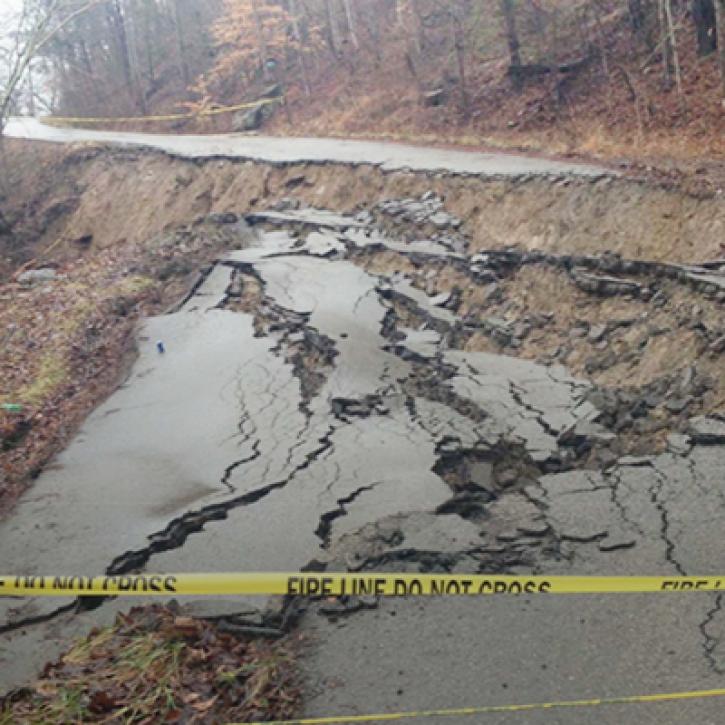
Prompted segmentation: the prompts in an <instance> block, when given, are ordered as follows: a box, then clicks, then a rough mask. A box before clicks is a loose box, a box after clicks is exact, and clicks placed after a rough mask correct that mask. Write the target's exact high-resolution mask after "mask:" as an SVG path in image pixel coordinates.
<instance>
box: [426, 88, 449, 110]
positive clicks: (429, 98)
mask: <svg viewBox="0 0 725 725" xmlns="http://www.w3.org/2000/svg"><path fill="white" fill-rule="evenodd" d="M448 98H449V94H448V90H447V89H446V88H436V89H435V90H432V91H428V92H427V93H423V95H422V96H421V101H422V102H423V105H424V106H428V107H429V108H430V107H436V106H445V105H446V103H448Z"/></svg>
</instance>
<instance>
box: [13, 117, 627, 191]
mask: <svg viewBox="0 0 725 725" xmlns="http://www.w3.org/2000/svg"><path fill="white" fill-rule="evenodd" d="M5 133H6V134H7V135H8V136H10V137H16V138H29V139H36V140H39V141H54V142H59V143H72V142H79V141H97V142H102V143H112V144H123V145H131V146H146V147H149V148H154V149H159V150H161V151H165V152H167V153H170V154H173V155H176V156H182V157H186V158H209V157H214V156H221V157H225V158H238V159H251V160H254V161H263V162H266V163H272V164H293V163H338V164H346V165H361V164H369V165H373V166H379V167H381V168H382V169H384V170H385V171H398V170H403V169H410V170H412V171H443V172H449V173H455V174H471V175H485V176H496V175H503V176H520V175H525V174H542V175H565V174H576V175H581V176H595V177H596V176H602V175H606V174H612V173H613V172H611V171H609V170H607V169H605V168H601V167H597V166H593V165H589V164H579V163H567V162H563V161H556V160H551V159H543V158H535V157H530V156H522V155H517V154H505V153H482V152H473V151H460V150H459V151H457V150H452V149H439V148H430V147H424V146H413V145H405V144H398V143H380V142H368V141H346V140H339V139H325V138H279V137H274V136H249V135H242V134H237V135H234V134H231V135H217V136H214V135H205V136H191V135H183V136H182V135H175V134H152V133H126V132H119V131H93V130H88V129H75V128H57V127H53V126H47V125H44V124H42V123H40V122H39V121H37V120H35V119H31V118H12V119H10V121H9V123H8V125H7V127H6V129H5Z"/></svg>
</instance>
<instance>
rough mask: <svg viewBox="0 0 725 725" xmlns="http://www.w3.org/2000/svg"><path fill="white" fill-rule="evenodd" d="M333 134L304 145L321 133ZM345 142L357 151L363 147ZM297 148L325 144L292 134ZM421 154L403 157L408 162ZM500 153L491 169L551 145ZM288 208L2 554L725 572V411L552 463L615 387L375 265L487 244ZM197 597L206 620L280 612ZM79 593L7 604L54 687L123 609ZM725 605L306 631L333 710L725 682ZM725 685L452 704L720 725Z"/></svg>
mask: <svg viewBox="0 0 725 725" xmlns="http://www.w3.org/2000/svg"><path fill="white" fill-rule="evenodd" d="M40 128H42V129H43V133H46V130H45V128H44V127H40ZM11 130H13V132H15V133H17V132H18V126H17V124H14V126H13V127H12V128H11ZM47 133H48V134H49V135H51V136H52V135H53V134H58V136H57V137H56V138H55V140H67V139H68V138H72V137H73V134H75V133H81V134H84V133H85V132H66V131H62V132H58V131H55V130H53V129H48V130H47ZM66 134H71V136H67V135H66ZM134 138H136V139H139V138H140V140H136V141H134V143H146V142H147V140H148V138H149V137H137V136H134ZM157 143H162V144H164V145H167V144H169V145H171V146H173V144H175V143H181V144H188V145H189V146H188V149H187V153H189V154H202V153H204V154H208V153H214V152H213V151H210V149H211V148H217V147H216V146H213V145H214V144H221V146H222V147H227V149H229V148H234V147H235V145H237V144H239V146H238V147H237V149H238V150H237V151H236V153H239V154H240V155H242V156H243V155H246V154H250V153H252V150H253V149H252V146H253V145H254V144H259V147H260V148H261V147H263V146H265V145H267V146H268V147H270V148H271V147H272V146H273V145H274V143H273V142H272V141H270V140H264V139H256V138H255V139H246V138H245V139H230V140H226V141H221V140H204V141H199V140H197V139H193V138H191V139H187V140H183V141H177V140H172V139H167V138H165V139H164V140H162V141H160V142H157ZM304 143H307V142H304ZM320 143H321V142H320ZM331 143H332V144H333V146H334V145H335V144H338V143H340V142H331ZM250 144H251V146H250ZM205 145H206V146H205ZM364 146H367V145H364ZM375 146H376V147H377V148H378V149H384V151H380V150H379V152H378V153H380V154H381V155H382V154H383V153H392V152H390V151H389V147H388V146H387V145H385V146H380V145H375ZM204 147H205V148H206V150H204ZM311 148H312V147H311ZM314 148H316V149H317V150H316V151H314V150H310V149H308V150H305V151H299V153H300V154H302V155H303V156H304V154H305V153H309V154H313V153H322V148H321V147H314ZM339 148H340V149H341V150H340V153H339V156H340V158H339V159H336V160H340V161H342V160H343V159H342V157H343V156H344V155H345V154H346V153H353V150H351V149H354V154H361V153H362V152H363V147H361V146H358V145H356V144H353V145H352V146H348V145H347V144H345V143H341V145H340V147H339ZM394 148H401V147H394ZM255 153H256V152H255ZM259 153H263V152H262V151H260V152H259ZM264 153H269V154H272V155H276V154H278V153H279V154H280V155H283V152H282V151H281V150H276V151H267V152H264ZM284 153H287V154H288V156H293V155H294V154H295V153H298V152H297V151H294V150H291V144H289V143H287V142H286V143H285V150H284ZM409 153H411V152H410V149H406V148H405V147H403V150H401V151H400V154H401V155H403V156H402V157H401V158H398V159H397V160H396V161H392V162H391V161H390V160H389V158H388V157H386V158H382V156H381V157H379V158H380V160H379V163H381V164H389V163H393V164H400V165H401V166H403V165H405V159H407V158H408V157H406V156H404V154H409ZM430 153H431V154H433V156H432V157H430V158H429V162H425V161H419V163H430V164H433V165H435V164H437V163H441V162H438V161H436V160H435V159H438V158H439V157H438V154H443V153H444V152H438V151H433V152H430ZM445 153H446V154H447V152H445ZM392 155H395V154H392ZM277 159H278V160H279V157H277ZM486 159H487V157H485V155H473V156H472V157H471V159H470V160H469V161H468V162H466V163H469V164H470V167H468V168H478V169H481V168H483V167H485V166H486V164H487V163H489V164H493V165H494V166H495V165H496V164H503V165H504V166H505V165H506V164H512V165H513V166H515V165H516V164H517V163H522V164H526V163H529V161H527V160H521V161H518V160H515V159H516V157H512V159H514V160H511V159H510V158H509V157H502V158H500V159H499V160H497V161H495V160H494V161H487V160H486ZM503 159H505V160H503ZM288 160H291V159H289V158H288ZM451 163H452V164H453V166H454V168H460V167H458V166H457V164H458V162H456V161H453V162H451ZM536 163H540V162H536ZM542 163H543V162H542ZM461 164H464V162H463V161H461ZM435 168H439V167H438V166H435ZM489 168H493V167H489ZM511 168H513V167H511ZM467 173H468V172H467ZM471 173H478V172H471ZM486 173H489V172H486ZM491 173H493V172H491ZM496 173H498V172H496ZM511 173H513V172H511ZM259 221H261V219H259ZM265 221H266V223H267V224H269V225H271V226H273V227H274V229H271V228H267V230H266V231H257V232H256V233H254V235H252V236H250V235H251V232H250V230H249V229H248V228H247V227H246V226H245V225H243V224H240V225H239V246H240V249H238V250H233V251H230V252H229V254H228V255H227V256H226V257H225V258H224V259H222V260H220V261H219V263H218V264H217V265H216V266H215V267H214V268H213V270H212V272H211V273H210V274H209V275H208V276H207V277H206V278H205V280H204V281H203V283H202V284H201V285H200V286H199V288H198V289H196V290H195V292H194V293H193V294H192V295H191V296H190V298H189V299H187V300H185V301H184V302H183V304H181V306H180V307H179V308H178V309H177V310H176V311H174V312H173V313H171V314H168V315H164V316H161V317H156V318H153V319H150V320H147V321H146V322H145V323H144V325H143V327H142V328H141V330H140V332H139V359H138V361H137V363H136V364H135V366H134V368H133V370H132V372H131V375H130V377H129V378H128V380H127V381H126V383H125V384H124V385H123V386H122V387H121V388H120V389H119V390H118V391H117V392H116V393H115V394H114V395H112V396H111V397H110V398H109V399H108V400H107V401H106V402H105V403H104V404H103V405H101V406H100V407H99V408H98V409H97V410H96V411H95V412H94V413H92V414H91V416H89V418H88V420H87V421H86V423H85V425H84V427H83V429H82V430H81V431H80V433H79V434H78V436H77V437H76V438H75V439H74V441H73V442H72V443H71V445H70V446H69V447H68V449H67V450H66V451H64V452H63V453H62V454H61V455H60V456H58V458H57V459H56V461H55V462H54V463H53V464H52V465H51V466H49V467H48V468H47V469H46V470H45V471H44V472H43V473H42V474H41V476H40V477H39V478H38V480H37V481H36V482H35V484H34V486H33V487H32V488H31V489H30V490H29V491H28V492H27V493H26V494H25V496H23V498H22V499H21V501H20V503H19V505H18V507H17V509H16V510H15V512H14V514H13V516H12V517H10V518H8V519H7V520H5V521H3V522H0V552H1V553H0V557H1V562H0V563H1V565H2V566H1V567H0V568H1V569H2V570H4V571H8V572H9V573H22V574H33V573H45V574H49V573H64V574H99V573H103V572H108V573H123V572H127V571H137V570H140V571H148V572H186V571H188V572H192V571H194V572H196V571H289V570H296V569H300V568H303V567H307V566H311V565H313V566H319V565H320V564H323V565H326V566H328V568H329V569H330V570H336V569H341V568H348V567H349V568H353V569H359V568H361V567H365V568H383V569H388V570H408V571H420V570H426V571H458V572H472V571H489V572H497V571H498V572H500V571H506V572H512V573H531V572H535V573H546V574H555V573H556V574H579V575H585V574H591V575H594V574H620V575H624V574H648V575H664V576H667V575H675V574H680V573H686V574H693V575H694V574H716V573H718V572H722V571H725V547H723V546H722V537H721V532H722V530H723V525H724V524H725V509H724V508H723V501H724V500H725V481H724V480H723V476H722V471H723V465H724V464H725V446H724V445H723V444H722V441H723V440H725V430H723V429H724V428H725V423H723V422H722V421H720V420H717V419H709V420H705V421H703V420H699V421H697V420H695V421H692V426H693V431H695V432H693V435H692V436H691V438H689V439H686V440H679V439H678V445H673V446H671V447H670V449H668V450H667V451H665V452H662V453H659V454H657V455H650V456H643V457H640V458H636V459H632V458H626V459H624V458H623V459H620V460H618V461H613V462H612V464H611V465H610V466H608V467H607V468H606V469H605V470H596V469H591V468H581V469H580V468H577V466H576V465H575V462H573V461H572V462H571V465H570V466H569V467H568V470H560V471H547V465H548V464H549V463H550V462H551V461H554V460H570V461H571V460H572V459H571V452H570V451H567V450H565V448H564V446H563V445H562V438H561V436H562V434H564V433H565V432H567V431H570V430H572V429H574V428H577V426H579V425H582V426H584V427H585V429H586V430H592V429H590V428H586V426H589V425H590V424H591V421H593V420H594V419H596V418H597V416H598V413H599V411H598V409H597V408H596V406H595V405H594V404H593V403H591V402H590V401H589V400H588V393H589V392H590V385H589V383H587V382H586V381H584V380H579V379H576V378H574V377H573V376H571V375H570V374H569V373H568V372H567V371H566V369H564V368H563V367H561V366H557V365H543V364H537V363H535V362H532V361H526V360H522V359H517V358H512V357H505V356H501V355H494V354H490V353H483V352H466V351H465V350H461V349H458V348H457V347H456V345H454V344H452V343H453V340H454V337H455V335H454V333H455V330H456V326H457V325H460V324H461V320H459V319H458V318H457V316H456V314H455V312H454V311H452V310H451V309H450V308H449V307H450V306H449V307H446V306H445V305H446V302H447V301H446V300H445V299H436V298H430V297H428V296H427V295H426V294H425V293H424V292H423V291H422V290H420V289H417V288H414V287H412V286H411V284H410V280H408V279H406V278H405V277H403V276H402V275H400V274H398V273H390V274H387V275H376V274H371V273H369V272H366V271H365V270H364V269H363V268H362V266H361V264H360V263H359V262H360V259H359V258H358V255H360V254H362V253H363V252H364V253H365V254H370V253H372V254H375V253H376V251H375V250H379V251H383V252H384V251H385V249H386V246H388V247H389V248H391V249H394V250H396V251H399V252H400V251H402V252H403V253H404V254H410V255H414V256H415V259H416V260H418V263H424V261H422V260H425V259H429V260H433V261H435V260H440V259H443V258H446V257H450V256H460V254H461V252H460V251H456V250H455V249H449V248H447V247H446V246H445V245H441V244H440V243H437V242H431V243H429V244H426V245H423V246H420V245H415V244H412V245H406V244H404V243H401V242H400V241H399V240H386V239H385V238H384V237H383V236H382V235H381V234H380V233H378V232H376V231H375V230H373V229H372V228H371V226H370V221H369V220H365V219H362V218H361V219H358V220H353V219H345V218H341V217H338V216H336V215H333V214H324V213H319V212H309V213H305V212H296V213H292V214H284V213H282V214H277V215H274V214H272V215H268V216H267V218H266V220H265ZM371 248H372V252H371ZM158 340H163V342H164V344H165V348H166V352H165V353H164V354H159V353H158V352H157V350H156V342H157V341H158ZM698 430H699V431H700V433H701V434H702V435H700V436H699V437H698V435H696V431H698ZM703 431H704V433H703ZM705 433H706V434H705ZM587 435H589V434H587ZM606 435H608V432H607V431H604V432H602V431H601V430H598V431H595V432H594V433H591V436H592V439H594V438H596V437H597V436H600V437H601V436H604V437H605V438H606ZM565 468H566V467H565ZM461 472H463V473H461ZM504 474H506V475H504ZM456 476H458V477H459V478H460V479H461V480H458V479H457V478H456ZM452 489H453V490H452ZM181 603H182V604H183V605H184V606H187V607H190V608H192V609H193V608H197V609H196V611H200V610H201V611H202V612H203V613H205V614H207V615H221V614H223V613H227V614H229V613H239V612H249V611H250V610H251V609H253V608H255V609H258V610H262V609H264V608H265V606H266V605H268V604H269V605H275V602H266V601H264V600H261V601H260V599H259V598H257V599H254V598H249V599H247V600H225V601H216V600H215V601H208V600H202V601H197V600H193V601H192V600H188V599H182V602H181ZM67 604H70V602H62V601H58V600H40V599H32V598H28V599H12V600H3V601H0V631H1V630H2V629H4V630H5V632H4V633H3V634H0V689H7V688H10V687H13V686H16V685H18V684H21V683H22V682H23V681H25V680H27V678H28V677H30V676H32V674H33V673H34V672H35V671H37V669H39V668H40V667H41V666H42V664H43V663H44V662H45V661H46V660H47V659H48V658H50V657H52V656H53V654H54V652H56V651H58V650H59V649H60V648H62V646H63V645H64V643H65V642H66V639H67V636H68V635H69V634H70V633H76V632H79V631H83V629H84V628H85V627H87V626H89V625H90V623H92V622H104V621H108V619H109V618H110V617H111V616H112V615H113V614H114V613H115V611H116V610H117V609H118V607H119V606H121V603H119V602H107V603H105V604H103V605H102V606H100V607H99V609H97V610H95V612H85V613H81V614H79V615H73V614H69V613H67V612H63V611H61V610H60V607H62V606H63V605H67ZM720 604H721V602H720V598H719V597H718V596H716V595H711V594H705V593H692V594H671V595H649V596H632V595H629V596H625V595H618V596H600V597H593V596H588V597H585V596H567V597H560V598H557V597H551V598H547V597H544V596H539V597H497V598H491V599H485V600H480V599H471V600H465V599H450V598H446V599H428V600H418V599H406V600H395V601H385V602H365V603H363V604H361V603H360V602H346V603H345V602H343V603H339V604H332V605H331V604H329V603H324V602H323V603H316V604H312V605H310V606H309V609H308V611H307V612H306V614H305V616H304V617H303V618H302V621H301V623H300V625H299V626H300V627H301V631H302V633H303V634H305V642H306V643H307V647H306V651H305V657H303V659H302V666H303V670H304V677H305V682H306V688H307V700H306V709H307V715H309V716H331V717H334V716H336V715H342V714H365V713H385V712H388V713H390V712H397V711H401V710H403V711H405V710H421V709H429V708H435V709H439V708H458V707H467V706H470V707H475V706H481V705H502V704H514V703H515V704H525V703H532V702H546V701H552V700H559V699H564V700H569V699H582V698H596V697H613V696H627V695H639V694H652V693H657V692H668V691H679V690H702V689H709V688H715V687H723V686H725V678H723V671H725V670H724V668H725V654H724V653H723V651H722V649H721V646H720V636H721V632H722V629H723V626H725V617H724V616H723V614H722V610H721V608H720ZM722 705H723V703H722V701H718V700H707V701H706V700H703V701H692V702H688V703H667V704H652V703H649V704H641V705H627V706H608V707H597V708H590V709H581V710H571V711H565V710H542V711H537V712H527V713H519V714H506V715H503V714H499V715H491V716H485V717H484V716H475V717H472V718H470V719H469V720H464V719H462V718H456V719H454V720H453V721H461V722H464V721H470V722H485V723H524V722H525V723H536V724H539V723H540V724H544V725H553V724H554V723H564V724H567V725H568V724H569V723H612V724H614V723H632V724H634V723H636V724H637V725H641V723H679V722H682V721H683V720H684V719H691V720H693V721H695V722H698V723H719V722H722V721H723V717H722V712H723V707H722ZM450 721H451V720H447V719H444V718H428V719H426V722H436V723H438V722H441V723H442V722H450Z"/></svg>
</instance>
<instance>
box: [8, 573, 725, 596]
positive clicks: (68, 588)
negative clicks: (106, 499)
mask: <svg viewBox="0 0 725 725" xmlns="http://www.w3.org/2000/svg"><path fill="white" fill-rule="evenodd" d="M723 590H725V575H724V576H703V577H694V576H687V577H685V576H679V577H655V576H649V577H648V576H626V577H624V576H620V577H617V576H551V577H548V576H485V575H479V574H472V575H470V576H468V575H459V574H445V575H439V574H387V573H380V574H379V573H367V574H327V573H324V574H309V573H295V574H282V573H273V572H266V573H246V574H124V575H113V576H0V596H22V595H32V596H49V597H54V596H55V597H57V596H69V595H73V596H81V597H82V596H98V595H100V596H116V595H127V596H139V595H151V596H162V595H167V594H185V595H205V596H223V595H230V594H231V595H240V594H246V595H249V594H259V595H290V596H303V597H339V596H345V595H357V596H364V595H365V596H384V597H390V596H392V597H396V596H397V597H400V596H457V595H469V596H470V595H474V596H475V595H489V594H646V593H654V592H693V591H708V592H713V591H723Z"/></svg>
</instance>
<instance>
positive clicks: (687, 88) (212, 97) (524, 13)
mask: <svg viewBox="0 0 725 725" xmlns="http://www.w3.org/2000/svg"><path fill="white" fill-rule="evenodd" d="M722 2H723V0H694V1H693V0H576V1H574V2H572V1H571V0H566V1H565V0H446V1H443V0H364V2H351V0H211V1H209V2H203V3H202V2H195V1H194V0H178V1H177V2H173V3H168V2H162V0H113V2H102V3H100V4H97V5H96V4H93V6H92V7H90V9H88V10H86V11H85V12H83V13H81V14H79V15H78V16H77V17H74V18H73V19H72V21H71V22H68V23H67V24H65V25H63V27H62V28H60V29H59V31H58V32H57V33H56V34H55V35H54V37H53V38H52V40H51V41H50V42H48V43H47V44H46V45H44V46H43V48H42V49H41V51H40V52H39V56H40V57H39V58H38V59H37V60H36V61H35V66H34V68H35V75H36V77H38V76H40V77H42V78H43V79H45V80H44V82H45V85H46V86H47V88H46V92H45V93H41V92H39V91H38V89H37V88H36V87H35V86H33V85H32V84H31V82H30V81H31V80H32V73H30V74H29V79H28V80H27V81H26V82H25V83H24V84H23V85H22V86H21V87H20V88H19V89H18V91H17V92H16V100H15V103H16V106H17V107H18V108H20V109H22V108H28V109H29V110H37V107H38V103H39V102H40V101H42V102H43V103H45V105H46V106H48V110H50V111H51V112H53V113H55V114H56V115H64V116H68V115H70V116H103V117H105V116H108V117H117V116H138V115H150V114H155V113H174V112H176V113H178V112H183V111H190V112H193V113H196V112H204V111H208V110H213V109H215V108H219V107H224V106H229V105H235V104H240V103H244V102H245V101H253V100H255V99H258V98H260V97H261V96H264V95H265V94H271V95H272V96H275V95H277V94H281V93H283V94H284V103H283V104H282V103H272V104H270V105H269V106H267V107H264V109H263V110H262V111H259V110H257V111H253V112H251V114H250V113H244V112H242V113H237V114H232V113H229V114H220V115H215V116H212V117H201V118H193V119H189V120H183V121H173V122H161V123H156V124H149V123H143V124H138V126H139V127H142V128H144V129H147V130H148V129H153V130H174V131H176V132H191V131H229V130H250V129H255V130H256V129H257V128H264V130H265V131H272V132H276V133H283V134H289V133H305V134H340V135H346V136H357V135H360V136H386V137H390V138H398V139H411V140H413V139H415V140H426V141H441V142H456V143H464V144H470V145H503V146H511V147H523V148H528V149H537V150H543V151H549V152H557V153H566V152H577V153H582V154H588V155H602V156H628V157H633V158H643V157H647V156H652V157H655V158H660V159H662V158H675V159H685V158H687V159H691V158H693V157H700V158H702V157H704V156H707V155H710V156H715V157H719V156H721V155H722V154H723V152H724V151H725V140H724V139H725V133H724V131H725V106H724V105H723V93H724V92H725V85H724V81H723V77H722V75H721V73H722V72H723V71H724V70H725V53H724V52H723V48H722V45H723V44H722V43H718V42H717V22H718V17H719V16H718V11H722V7H721V6H722ZM60 5H61V6H62V5H63V3H60ZM77 5H78V3H77V2H76V3H75V5H74V4H73V3H71V6H72V7H75V8H76V11H77ZM66 12H69V10H66ZM721 15H722V12H721ZM59 17H62V14H61V16H59ZM724 17H725V16H724ZM720 21H721V22H723V21H722V18H720ZM721 34H722V33H721ZM91 38H94V39H98V41H99V42H90V39H91ZM721 65H722V66H723V68H722V69H721V68H720V66H721ZM31 70H32V69H31ZM36 85H37V81H36ZM34 99H35V100H34ZM250 116H251V118H250ZM126 126H128V124H126V125H125V126H124V127H126Z"/></svg>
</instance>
